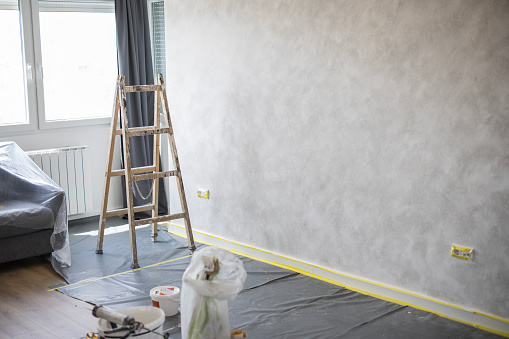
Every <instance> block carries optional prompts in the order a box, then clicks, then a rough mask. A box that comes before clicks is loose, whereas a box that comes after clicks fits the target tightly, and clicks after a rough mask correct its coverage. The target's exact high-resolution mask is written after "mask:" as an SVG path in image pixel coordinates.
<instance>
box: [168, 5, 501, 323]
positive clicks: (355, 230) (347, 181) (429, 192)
mask: <svg viewBox="0 0 509 339" xmlns="http://www.w3.org/2000/svg"><path fill="white" fill-rule="evenodd" d="M166 25H167V31H166V33H167V35H166V41H167V62H168V71H167V77H166V82H167V92H168V97H169V101H170V109H171V111H172V118H173V123H174V128H175V136H176V141H177V147H178V150H179V156H180V160H181V164H182V170H183V178H184V184H185V186H186V190H187V194H188V203H189V206H190V212H191V220H192V223H193V226H194V228H195V229H198V230H202V231H205V232H208V233H211V234H214V235H218V236H221V237H224V238H227V239H230V240H234V241H237V242H241V243H245V244H248V245H251V246H256V247H258V248H262V249H266V250H269V251H273V252H277V253H280V254H283V255H286V256H290V257H294V258H298V259H300V260H303V261H306V262H309V263H313V264H318V265H321V266H325V267H327V268H331V269H334V270H337V271H340V272H344V273H348V274H351V275H355V276H358V277H362V278H364V279H369V280H372V281H375V282H380V283H383V284H386V285H389V286H394V287H398V288H401V289H404V290H407V291H410V292H415V293H418V294H420V295H423V296H427V297H431V298H436V299H439V300H442V301H445V302H449V303H452V304H455V305H458V306H461V307H464V308H467V309H473V310H477V311H481V312H485V313H490V314H493V315H496V316H500V317H503V318H506V319H509V308H508V307H507V305H508V304H509V292H508V291H509V289H508V282H509V246H508V242H509V225H508V223H509V134H508V130H509V2H508V1H502V0H500V1H488V0H485V1H478V0H474V1H458V0H456V1H443V0H433V1H432V0H427V1H421V0H416V1H377V0H362V1H359V0H355V1H353V0H352V1H340V0H330V1H304V0H284V1H281V0H278V1H275V0H266V1H261V0H250V1H238V0H224V1H219V0H218V1H211V0H201V1H198V0H197V1H176V0H167V1H166ZM197 187H204V188H208V189H210V200H204V199H200V198H197V197H196V193H195V190H196V188H197ZM174 192H175V190H173V193H174ZM173 193H172V194H173ZM176 202H177V199H176V198H174V199H172V208H174V210H176V209H177V207H175V206H176V204H175V203H176ZM451 244H457V245H464V246H470V247H473V248H474V249H475V260H474V261H473V262H467V261H463V260H459V259H456V258H453V257H451V256H450V249H451Z"/></svg>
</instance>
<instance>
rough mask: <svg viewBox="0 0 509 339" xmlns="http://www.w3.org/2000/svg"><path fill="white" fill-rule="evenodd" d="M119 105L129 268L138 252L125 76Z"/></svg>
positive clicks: (133, 264)
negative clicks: (129, 257) (129, 252)
mask: <svg viewBox="0 0 509 339" xmlns="http://www.w3.org/2000/svg"><path fill="white" fill-rule="evenodd" d="M120 96H121V99H120V100H121V106H120V115H121V117H122V137H123V142H122V146H123V152H124V169H125V185H126V195H127V197H126V198H127V219H128V220H129V239H130V241H131V257H132V261H131V268H133V269H134V268H139V267H140V265H138V252H137V248H136V230H135V226H134V201H133V184H132V183H133V181H132V176H131V152H130V149H129V136H128V134H127V129H128V126H129V119H128V118H127V108H126V93H125V78H124V77H123V76H122V81H121V84H120Z"/></svg>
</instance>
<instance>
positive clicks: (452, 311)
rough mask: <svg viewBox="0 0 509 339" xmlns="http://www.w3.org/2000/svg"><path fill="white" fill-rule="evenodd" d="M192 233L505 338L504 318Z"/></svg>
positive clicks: (179, 231)
mask: <svg viewBox="0 0 509 339" xmlns="http://www.w3.org/2000/svg"><path fill="white" fill-rule="evenodd" d="M167 227H168V231H169V232H171V233H173V234H176V235H179V236H183V237H185V236H186V235H185V229H184V227H183V226H180V225H176V224H172V223H168V224H167ZM193 235H194V238H195V239H196V241H198V242H202V243H205V244H208V245H213V246H217V247H221V248H224V249H227V250H230V251H232V252H234V253H237V254H240V255H243V256H246V257H249V258H252V259H256V260H260V261H264V262H267V263H269V264H272V265H275V266H278V267H283V268H286V269H289V270H292V271H295V272H299V273H302V274H305V275H308V276H312V277H314V278H316V279H320V280H323V281H327V282H330V283H332V284H335V285H338V286H343V287H345V288H348V289H350V290H353V291H356V292H359V293H362V294H367V295H370V296H373V297H376V298H379V299H383V300H387V301H390V302H394V303H396V304H399V305H405V306H411V307H414V308H417V309H420V310H424V311H427V312H431V313H434V314H437V315H439V316H441V317H444V318H448V319H451V320H455V321H459V322H462V323H465V324H468V325H471V326H474V327H477V328H480V329H483V330H486V331H489V332H493V333H496V334H499V335H503V336H506V337H509V320H506V319H502V318H499V317H495V316H491V315H488V314H483V313H480V312H477V311H471V310H466V309H463V308H461V307H458V306H455V305H452V304H448V303H445V302H441V301H439V300H434V299H430V298H426V297H423V296H419V295H417V294H414V293H410V292H407V291H404V290H400V289H397V288H393V287H389V286H385V285H382V284H379V283H375V282H371V281H368V280H364V279H362V278H358V277H354V276H350V275H347V274H343V273H340V272H336V271H334V270H330V269H327V268H324V267H319V266H315V265H311V264H308V263H305V262H303V261H299V260H296V259H292V258H289V257H285V256H283V255H279V254H276V253H271V252H268V251H264V250H260V249H256V248H254V247H251V246H248V245H244V244H240V243H236V242H233V241H229V240H227V239H223V238H220V237H216V236H213V235H210V234H207V233H204V232H200V231H196V230H193Z"/></svg>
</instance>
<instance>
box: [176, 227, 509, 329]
mask: <svg viewBox="0 0 509 339" xmlns="http://www.w3.org/2000/svg"><path fill="white" fill-rule="evenodd" d="M170 225H171V226H173V227H176V228H180V229H185V228H184V227H182V226H179V225H175V224H170V223H167V228H169V226H170ZM168 232H169V233H172V234H175V235H178V236H181V237H183V238H187V236H186V235H185V234H180V233H177V232H171V231H168ZM193 233H198V234H201V235H204V236H207V237H211V238H214V239H218V240H221V241H225V242H228V243H231V244H234V245H238V246H242V247H246V248H249V249H252V250H255V251H260V252H262V253H266V254H270V255H274V256H276V257H280V258H283V259H285V260H290V261H293V262H296V263H300V264H304V265H306V266H310V267H314V268H318V269H321V270H325V271H328V272H331V273H334V274H337V275H341V276H344V277H348V278H352V279H355V280H358V281H362V282H366V283H369V284H372V285H375V286H379V287H383V288H386V289H389V290H393V291H396V292H400V293H403V294H406V295H410V296H414V297H417V298H420V299H423V300H428V301H431V302H434V303H438V304H441V305H444V306H448V307H452V308H456V309H458V310H461V311H465V312H471V313H474V314H477V315H480V316H484V317H488V318H491V319H494V320H497V321H501V322H504V323H509V320H506V319H502V318H498V317H495V316H492V315H488V314H483V313H481V312H475V311H468V310H465V309H463V308H461V307H459V306H456V305H452V304H447V303H445V302H442V301H439V300H435V299H431V298H427V297H423V296H420V295H417V294H413V293H411V292H407V291H404V290H400V289H397V288H394V287H389V286H385V285H383V284H379V283H375V282H372V281H369V280H364V279H361V278H358V277H354V276H350V275H347V274H344V273H339V272H336V271H333V270H330V269H327V268H323V267H319V266H315V265H312V264H308V263H305V262H302V261H299V260H295V259H292V258H288V257H284V256H282V255H278V254H275V253H271V252H268V251H264V250H261V249H257V248H254V247H251V246H248V245H244V244H239V243H235V242H233V241H230V240H226V239H223V238H220V237H217V236H213V235H210V234H207V233H203V232H200V231H196V230H193ZM195 240H196V239H195ZM197 241H198V242H200V243H203V244H205V245H209V246H216V247H220V248H224V249H226V250H228V251H230V252H232V253H236V254H239V255H242V256H245V257H247V258H250V259H253V260H257V261H261V262H265V263H267V264H270V265H274V266H277V267H281V268H284V269H288V270H290V271H294V272H297V273H301V274H304V275H307V276H310V277H313V278H316V279H318V280H322V281H325V282H328V283H331V284H334V285H337V286H341V287H345V288H347V289H349V290H352V291H355V292H359V293H361V294H365V295H369V296H372V297H375V298H378V299H382V300H386V301H390V302H393V303H395V304H398V305H403V306H411V307H414V308H417V309H420V310H422V311H426V312H430V313H433V314H436V315H439V316H441V317H443V318H447V319H451V320H454V321H458V322H461V323H463V324H467V325H470V326H474V327H476V328H480V329H482V330H485V331H489V332H492V333H496V334H500V335H503V336H506V337H509V333H506V332H502V331H498V330H495V329H492V328H488V327H485V326H482V325H478V324H474V323H470V322H467V321H463V320H461V319H457V318H454V317H451V316H448V315H445V314H442V313H439V312H436V311H433V310H430V309H427V308H424V307H421V306H418V305H414V304H410V303H406V302H402V301H400V300H397V299H393V298H389V297H385V296H383V295H379V294H375V293H371V292H367V291H364V290H361V289H358V288H355V287H352V286H349V285H346V284H342V283H339V282H337V281H335V280H332V279H329V278H325V277H322V276H319V275H316V274H314V273H310V272H308V271H304V270H302V269H300V268H297V267H293V266H289V265H284V264H279V263H276V262H273V261H270V260H265V259H260V258H257V257H255V256H252V255H249V254H246V253H242V252H239V251H236V250H232V249H230V248H226V247H223V246H219V245H216V244H211V243H208V242H206V241H204V240H197Z"/></svg>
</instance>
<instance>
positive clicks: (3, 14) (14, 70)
mask: <svg viewBox="0 0 509 339" xmlns="http://www.w3.org/2000/svg"><path fill="white" fill-rule="evenodd" d="M0 32H2V33H1V37H2V38H1V41H2V47H1V48H0V103H2V109H0V125H8V124H19V123H27V122H28V117H27V113H26V109H25V84H24V75H23V67H24V62H23V55H22V43H21V30H20V20H19V11H18V10H15V9H0Z"/></svg>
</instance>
